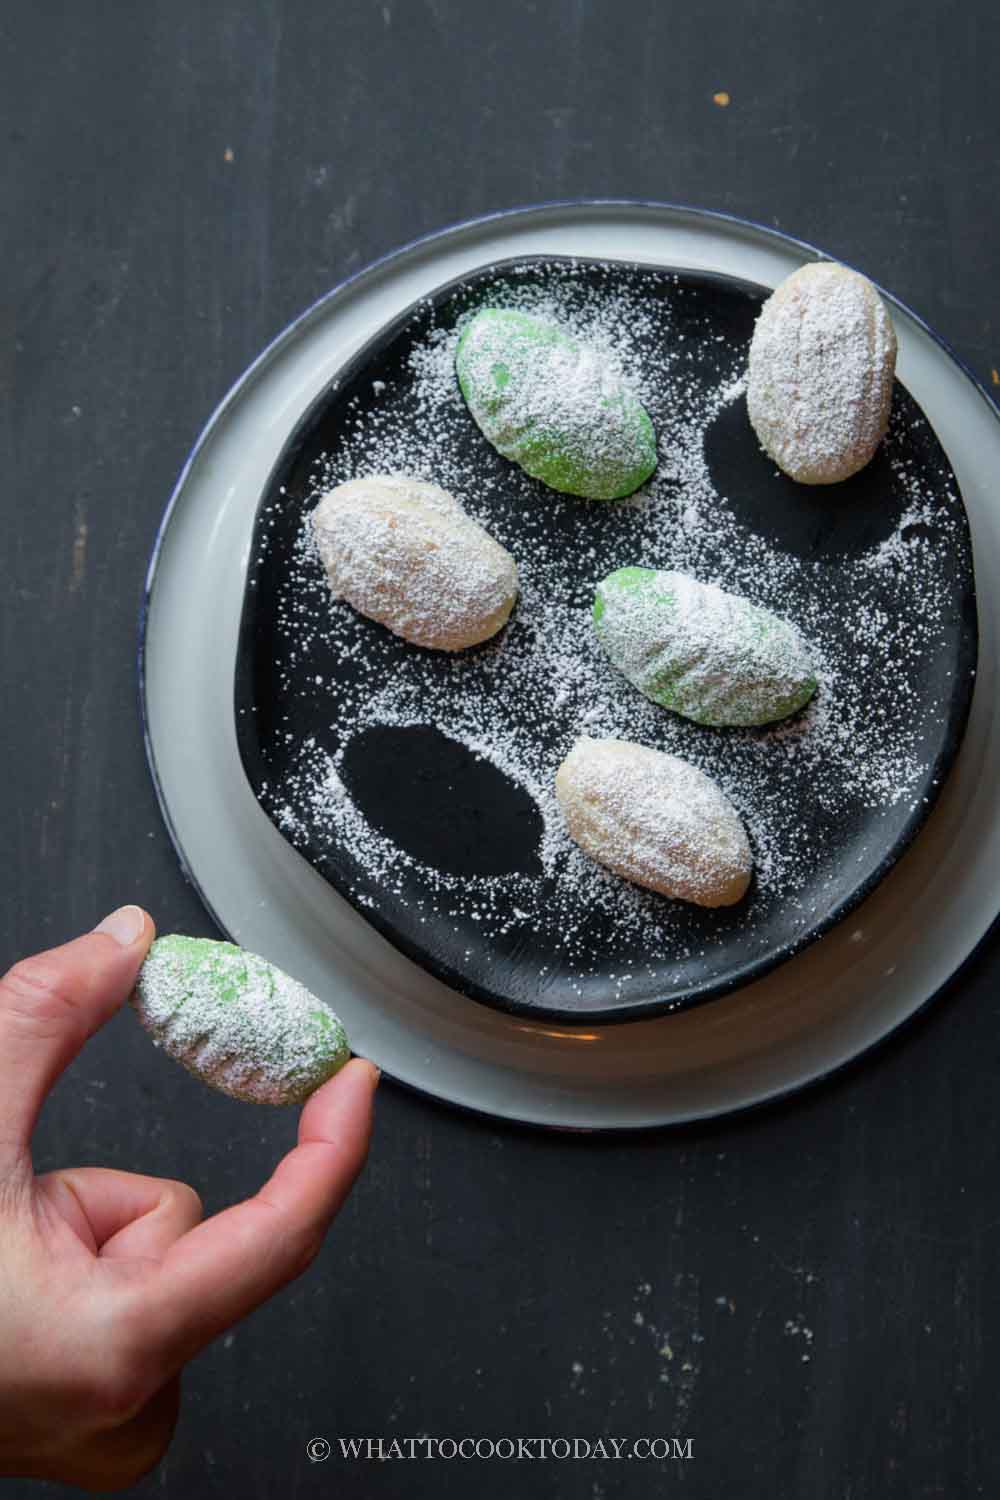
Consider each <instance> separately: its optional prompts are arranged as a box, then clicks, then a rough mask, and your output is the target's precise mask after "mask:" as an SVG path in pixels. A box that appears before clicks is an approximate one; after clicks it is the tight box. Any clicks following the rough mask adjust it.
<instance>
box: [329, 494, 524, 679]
mask: <svg viewBox="0 0 1000 1500" xmlns="http://www.w3.org/2000/svg"><path fill="white" fill-rule="evenodd" d="M312 526H313V534H314V536H315V538H316V546H317V548H318V551H319V555H320V557H321V559H322V561H323V566H324V567H325V568H326V572H327V577H328V579H329V582H330V588H331V589H332V591H333V595H334V597H335V598H336V599H344V600H346V602H347V603H348V604H351V605H353V606H354V608H355V609H357V610H359V611H360V612H361V614H363V615H367V616H368V617H369V619H372V620H377V621H378V622H379V624H380V625H385V626H386V627H387V628H388V629H389V630H391V631H392V632H393V633H394V634H395V635H399V636H402V638H403V639H404V640H406V641H411V642H412V643H413V644H414V645H415V646H430V647H433V648H434V649H436V650H439V651H462V650H464V649H465V648H466V647H467V646H476V645H478V644H479V642H480V641H485V640H488V639H489V637H490V636H492V635H495V634H496V633H497V631H498V630H500V629H501V628H502V626H504V625H505V624H506V623H507V620H508V618H509V617H510V612H511V610H512V609H513V608H514V603H515V600H516V599H517V565H516V563H515V562H514V559H513V557H511V555H510V553H509V552H508V551H507V550H506V549H505V548H504V547H501V546H500V543H499V542H495V541H494V540H493V538H492V537H491V536H490V534H489V532H488V531H485V530H484V529H483V527H482V526H480V525H479V524H478V522H476V521H473V520H472V518H471V516H468V515H466V513H465V511H464V510H463V509H462V507H461V505H460V504H459V502H458V501H457V500H456V499H455V498H454V497H453V496H452V495H449V494H448V493H447V491H446V490H442V489H439V488H438V486H437V485H436V484H427V483H426V482H425V481H423V480H421V479H410V478H408V477H407V476H406V475H403V474H373V475H371V476H370V477H369V478H367V479H352V480H350V481H349V482H348V483H347V484H341V485H338V486H337V488H336V489H334V490H330V492H329V493H328V494H326V495H324V496H323V498H322V500H321V501H320V502H319V504H318V505H317V507H316V509H315V510H314V511H313V515H312Z"/></svg>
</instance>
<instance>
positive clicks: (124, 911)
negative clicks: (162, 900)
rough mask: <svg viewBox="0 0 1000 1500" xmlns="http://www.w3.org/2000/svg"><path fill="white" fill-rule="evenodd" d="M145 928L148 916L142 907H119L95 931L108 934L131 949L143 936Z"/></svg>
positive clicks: (124, 946)
mask: <svg viewBox="0 0 1000 1500" xmlns="http://www.w3.org/2000/svg"><path fill="white" fill-rule="evenodd" d="M145 926H146V914H145V912H144V911H143V910H142V907H141V906H119V908H118V910H117V911H113V912H111V914H110V915H109V916H107V917H105V918H104V921H103V922H98V924H97V926H96V927H95V928H94V931H95V932H106V933H107V935H108V937H113V938H114V940H115V942H116V943H120V944H121V946H122V947H123V948H131V946H132V944H133V943H134V942H135V941H136V939H137V938H140V937H141V936H142V932H143V929H144V927H145Z"/></svg>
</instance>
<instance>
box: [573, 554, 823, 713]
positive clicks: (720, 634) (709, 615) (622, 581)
mask: <svg viewBox="0 0 1000 1500" xmlns="http://www.w3.org/2000/svg"><path fill="white" fill-rule="evenodd" d="M594 630H595V631H596V633H597V638H598V640H599V641H600V643H601V645H602V646H603V647H604V649H605V651H606V652H607V653H608V656H609V657H610V659H611V661H612V662H613V663H614V665H615V666H616V667H617V668H618V670H619V671H620V672H622V673H623V674H624V676H625V677H627V678H628V680H629V682H631V683H632V685H633V687H637V688H638V689H639V691H640V693H644V694H645V695H646V697H647V698H651V699H652V701H653V702H654V703H659V704H660V705H661V706H662V707H663V708H669V709H672V710H673V711H674V713H678V714H683V715H684V717H685V718H687V719H693V720H694V722H695V723H696V724H710V725H713V726H723V725H751V724H770V723H773V722H774V721H775V720H777V719H784V718H787V717H788V715H789V714H793V713H795V712H796V711H797V710H798V709H800V708H801V707H802V706H803V704H805V703H807V702H808V700H809V699H810V698H811V697H812V695H813V693H814V692H815V691H816V678H815V675H814V671H813V667H812V664H811V662H810V653H809V648H808V646H807V645H806V642H805V640H804V638H803V636H802V635H801V633H800V631H799V630H798V629H797V627H796V626H795V625H793V624H792V623H791V621H789V620H785V619H783V618H782V617H781V616H780V615H776V614H773V613H772V612H771V611H770V610H769V609H763V608H761V606H760V605H758V604H753V603H751V601H750V600H749V599H744V598H743V597H742V596H741V595H739V594H730V593H727V592H726V590H725V589H720V588H717V587H716V586H715V584H711V583H700V582H699V581H698V579H696V578H690V577H688V575H687V574H686V573H672V572H659V571H657V570H655V569H653V568H618V569H617V570H616V571H615V572H614V573H610V574H609V575H608V577H607V578H605V579H603V581H602V582H601V583H599V584H598V585H597V591H596V594H595V596H594Z"/></svg>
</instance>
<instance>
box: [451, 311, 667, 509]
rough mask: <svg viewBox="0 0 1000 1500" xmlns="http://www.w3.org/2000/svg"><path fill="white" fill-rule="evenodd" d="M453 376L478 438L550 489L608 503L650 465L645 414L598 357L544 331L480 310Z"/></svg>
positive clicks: (518, 315) (537, 322)
mask: <svg viewBox="0 0 1000 1500" xmlns="http://www.w3.org/2000/svg"><path fill="white" fill-rule="evenodd" d="M455 370H456V373H457V375H458V383H459V385H460V387H461V390H462V394H463V396H464V397H465V400H466V402H467V404H468V407H469V411H470V412H471V413H472V415H473V417H474V418H475V421H476V423H477V425H478V426H479V428H480V430H481V431H482V432H483V434H484V436H485V437H487V438H488V439H489V441H490V442H491V443H492V444H493V446H494V447H495V448H497V449H498V450H499V451H500V452H501V453H502V454H503V455H504V457H505V458H509V459H512V460H513V462H514V463H516V464H520V466H521V468H522V469H524V470H525V472H526V473H528V474H530V475H532V477H533V478H535V479H540V480H542V482H543V483H544V484H547V485H548V486H549V488H550V489H553V490H559V491H561V492H562V493H564V494H568V495H579V496H581V497H583V498H584V499H588V500H615V499H619V498H621V497H622V496H624V495H631V494H632V492H633V491H634V490H637V489H638V488H639V486H640V485H641V484H644V483H645V481H646V480H647V479H648V478H649V476H650V474H652V472H653V470H654V468H655V467H656V436H655V434H654V432H653V424H652V422H651V421H650V418H649V414H648V412H647V411H646V409H645V407H643V405H642V404H641V402H640V401H639V400H638V398H637V397H636V396H635V395H633V393H632V392H631V391H629V390H628V389H627V388H626V387H625V386H624V385H623V383H622V381H621V378H620V377H619V375H618V373H617V372H616V371H615V370H614V369H613V368H612V367H611V366H610V364H609V362H608V360H607V359H606V358H604V357H603V356H602V355H601V353H600V352H599V351H598V350H596V349H593V348H590V347H589V346H588V345H586V344H580V343H577V341H576V340H575V339H572V338H570V337H569V335H568V334H566V333H564V332H563V331H562V330H561V329H560V328H556V327H554V326H553V325H552V324H549V323H545V322H543V321H542V320H541V319H539V318H532V317H529V316H528V315H527V314H526V313H522V312H518V311H516V310H515V309H513V308H504V307H484V308H483V309H482V311H481V312H478V313H477V314H476V316H475V317H474V318H473V319H472V320H471V321H470V322H469V324H468V325H467V326H466V328H465V329H464V331H463V333H462V337H461V338H460V340H459V343H458V348H457V350H456V351H455Z"/></svg>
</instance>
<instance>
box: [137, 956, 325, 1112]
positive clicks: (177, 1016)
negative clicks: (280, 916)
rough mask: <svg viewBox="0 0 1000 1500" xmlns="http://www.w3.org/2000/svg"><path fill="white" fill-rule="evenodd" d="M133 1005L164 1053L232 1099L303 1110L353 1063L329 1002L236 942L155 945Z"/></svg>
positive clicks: (141, 973) (138, 981) (138, 982)
mask: <svg viewBox="0 0 1000 1500" xmlns="http://www.w3.org/2000/svg"><path fill="white" fill-rule="evenodd" d="M132 1004H133V1006H134V1007H135V1009H136V1011H137V1012H138V1015H139V1019H140V1020H141V1021H142V1024H143V1025H144V1026H145V1027H146V1029H147V1031H149V1032H150V1034H151V1035H152V1037H153V1040H154V1041H155V1042H156V1044H157V1045H158V1046H161V1047H162V1048H163V1050H164V1051H165V1052H167V1053H168V1054H169V1055H170V1056H171V1057H173V1058H175V1059H176V1061H177V1062H179V1063H183V1065H184V1067H186V1068H187V1069H188V1070H189V1071H190V1072H191V1073H193V1074H194V1075H195V1077H196V1078H200V1079H201V1080H202V1082H203V1083H208V1084H211V1085H212V1086H213V1088H217V1089H221V1090H222V1092H223V1093H224V1094H231V1095H232V1097H233V1098H234V1099H247V1100H250V1101H251V1102H253V1103H258V1104H299V1103H301V1102H302V1100H304V1099H306V1098H307V1097H308V1096H309V1095H310V1094H311V1093H312V1092H313V1090H314V1089H317V1088H319V1086H320V1084H321V1083H325V1082H326V1080H327V1079H328V1078H332V1077H333V1075H334V1073H336V1072H337V1071H338V1069H340V1068H342V1067H343V1065H344V1063H345V1062H347V1060H348V1058H349V1057H350V1055H351V1053H350V1048H349V1046H348V1044H347V1036H346V1033H345V1031H344V1028H343V1026H342V1025H341V1023H340V1021H339V1020H338V1019H337V1017H336V1016H335V1015H334V1013H333V1011H332V1010H331V1009H330V1007H329V1006H328V1005H326V1004H325V1003H324V1001H322V1000H317V998H316V996H315V995H312V994H310V992H309V991H308V990H307V989H306V988H305V986H304V985H302V984H299V982H298V980H295V979H291V978H290V977H289V976H288V975H287V974H285V973H283V972H282V970H281V969H277V968H275V967H274V965H273V964H270V963H268V962H267V960H266V959H264V958H258V957H257V955H256V954H254V953H247V952H245V950H244V949H242V948H237V947H236V946H235V944H233V943H217V942H213V941H212V940H211V939H209V938H192V937H180V936H176V935H174V936H170V937H162V938H158V939H157V940H156V942H155V943H153V945H152V947H151V948H150V950H149V953H148V954H147V956H146V961H145V963H144V964H143V966H142V968H141V969H140V971H139V978H138V980H137V981H136V987H135V991H134V993H133V995H132Z"/></svg>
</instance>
